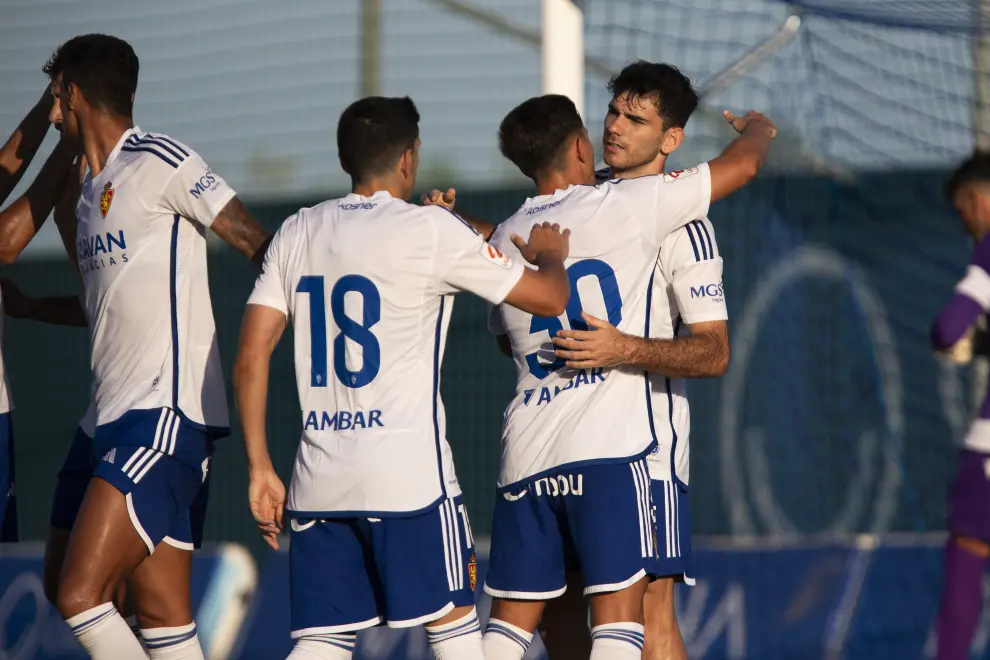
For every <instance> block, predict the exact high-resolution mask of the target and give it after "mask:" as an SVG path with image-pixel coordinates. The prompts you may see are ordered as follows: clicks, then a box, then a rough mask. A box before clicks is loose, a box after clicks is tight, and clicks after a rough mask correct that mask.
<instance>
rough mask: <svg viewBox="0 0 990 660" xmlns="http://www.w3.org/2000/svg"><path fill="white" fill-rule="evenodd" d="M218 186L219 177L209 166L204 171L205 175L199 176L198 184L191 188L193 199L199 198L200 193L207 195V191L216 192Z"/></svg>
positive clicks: (190, 192)
mask: <svg viewBox="0 0 990 660" xmlns="http://www.w3.org/2000/svg"><path fill="white" fill-rule="evenodd" d="M218 186H219V177H218V176H217V175H216V174H214V173H213V172H212V171H211V170H210V168H208V167H207V168H206V172H204V173H203V176H201V177H199V181H197V182H196V185H195V186H193V187H192V188H190V189H189V194H190V195H192V198H193V199H199V197H200V195H205V194H206V193H207V192H215V191H216V189H217V187H218Z"/></svg>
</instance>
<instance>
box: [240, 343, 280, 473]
mask: <svg viewBox="0 0 990 660" xmlns="http://www.w3.org/2000/svg"><path fill="white" fill-rule="evenodd" d="M268 371H269V360H268V359H261V358H254V359H252V358H251V357H245V356H238V358H237V363H236V364H235V365H234V394H235V397H236V399H237V412H238V416H239V417H240V420H241V429H242V431H243V433H244V450H245V452H246V454H247V464H248V470H249V471H251V472H254V471H258V470H265V469H269V468H271V467H272V460H271V456H270V454H269V453H268V440H267V435H266V433H265V411H266V408H267V402H268Z"/></svg>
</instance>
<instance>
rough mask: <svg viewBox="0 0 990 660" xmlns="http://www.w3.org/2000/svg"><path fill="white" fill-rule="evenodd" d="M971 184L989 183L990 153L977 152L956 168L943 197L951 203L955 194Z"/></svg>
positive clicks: (946, 185) (947, 183)
mask: <svg viewBox="0 0 990 660" xmlns="http://www.w3.org/2000/svg"><path fill="white" fill-rule="evenodd" d="M972 183H990V152H987V151H979V150H977V151H975V152H973V155H972V156H970V157H969V158H967V159H966V160H965V161H964V162H963V163H962V164H961V165H960V166H959V167H957V168H956V171H955V172H953V173H952V176H951V177H949V180H948V182H946V184H945V196H946V197H948V198H949V201H950V202H951V201H952V199H953V198H954V197H955V196H956V193H958V192H959V191H960V190H961V189H962V188H963V187H964V186H967V185H969V184H972Z"/></svg>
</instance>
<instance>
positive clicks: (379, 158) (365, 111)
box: [337, 96, 419, 182]
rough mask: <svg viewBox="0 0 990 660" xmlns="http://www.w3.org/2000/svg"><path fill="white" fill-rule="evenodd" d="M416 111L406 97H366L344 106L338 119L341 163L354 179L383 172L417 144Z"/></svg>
mask: <svg viewBox="0 0 990 660" xmlns="http://www.w3.org/2000/svg"><path fill="white" fill-rule="evenodd" d="M417 138H419V111H418V110H416V104H415V103H413V101H412V99H411V98H409V97H408V96H403V97H402V98H386V97H383V96H369V97H367V98H363V99H360V100H358V101H355V102H354V103H352V104H350V105H349V106H347V108H346V109H345V110H344V111H343V112H342V113H341V114H340V121H338V122H337V151H338V153H339V155H340V165H341V167H343V168H344V171H345V172H347V173H348V174H349V175H350V176H351V179H352V180H353V181H355V182H359V181H367V180H369V179H371V178H373V177H376V176H380V175H382V174H385V173H386V172H388V171H389V170H391V169H392V168H393V167H395V163H396V162H397V161H398V160H399V158H401V157H402V154H403V153H405V152H406V151H408V150H409V149H412V148H413V147H415V146H416V140H417Z"/></svg>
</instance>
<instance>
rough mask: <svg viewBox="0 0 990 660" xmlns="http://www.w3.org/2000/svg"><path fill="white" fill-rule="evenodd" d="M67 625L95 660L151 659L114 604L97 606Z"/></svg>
mask: <svg viewBox="0 0 990 660" xmlns="http://www.w3.org/2000/svg"><path fill="white" fill-rule="evenodd" d="M65 622H66V623H67V624H69V627H70V628H72V634H73V635H75V636H76V639H78V640H79V643H80V644H82V647H83V648H84V649H86V652H87V653H89V657H90V658H93V660H146V659H147V657H148V656H147V655H146V654H145V652H144V649H142V648H141V643H140V642H138V640H137V637H135V636H134V634H133V633H131V629H130V628H128V627H127V624H126V623H125V622H124V619H123V618H122V617H121V616H120V613H119V612H117V608H116V607H114V606H113V603H103V604H102V605H97V606H96V607H94V608H92V609H88V610H86V611H85V612H83V613H82V614H77V615H75V616H74V617H72V618H71V619H66V620H65Z"/></svg>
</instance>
